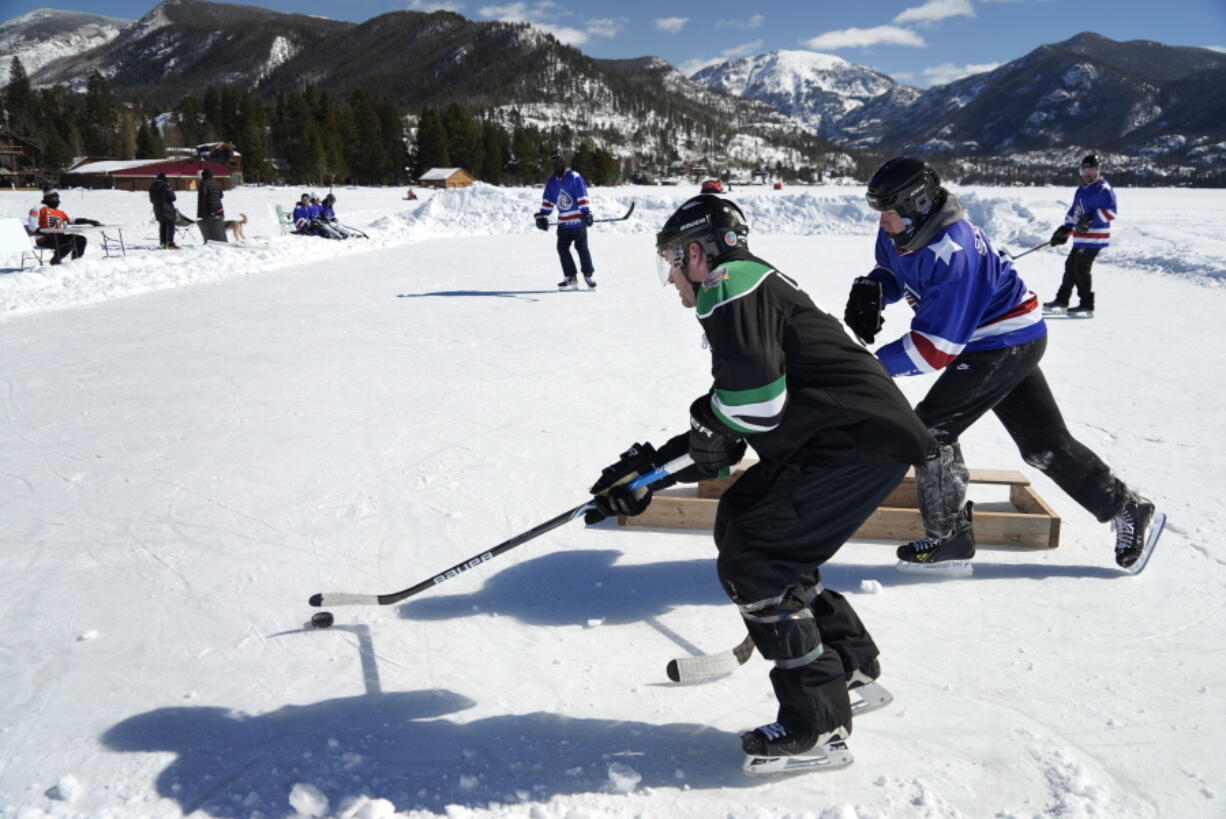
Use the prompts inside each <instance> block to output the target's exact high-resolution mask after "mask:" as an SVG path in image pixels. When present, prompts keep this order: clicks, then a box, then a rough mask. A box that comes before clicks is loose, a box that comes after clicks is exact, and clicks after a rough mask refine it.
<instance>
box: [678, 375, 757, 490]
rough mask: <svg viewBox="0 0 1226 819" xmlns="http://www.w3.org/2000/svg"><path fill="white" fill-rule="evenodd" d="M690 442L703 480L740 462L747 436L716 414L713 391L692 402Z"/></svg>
mask: <svg viewBox="0 0 1226 819" xmlns="http://www.w3.org/2000/svg"><path fill="white" fill-rule="evenodd" d="M689 445H690V458H691V459H693V461H694V468H695V471H696V472H697V476H696V477H697V478H698V479H700V480H705V479H707V478H714V477H715V476H716V475H718V474H719V471H720V470H721V469H723V468H724V467H725V466H732V465H734V464H737V463H740V461H741V458H743V457H744V456H745V439H744V438H742V437H741V436H740V435H738V434H737V433H736V432H733V431H732V430H731V429H729V428H728V427H727V426H726V425H725V424H724V422H723V421H720V420H719V419H718V418H716V417H715V412H714V411H713V410H712V409H711V396H710V394H707V395H703V396H701V397H699V398H697V399H695V401H694V403H693V404H690V437H689ZM687 471H688V470H687Z"/></svg>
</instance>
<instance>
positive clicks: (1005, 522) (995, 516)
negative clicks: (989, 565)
mask: <svg viewBox="0 0 1226 819" xmlns="http://www.w3.org/2000/svg"><path fill="white" fill-rule="evenodd" d="M718 506H719V501H717V500H716V499H714V498H696V497H684V496H679V495H657V496H656V497H655V499H654V500H653V501H652V503H651V506H649V507H647V511H646V512H644V513H643V514H641V515H639V516H637V517H633V518H619V519H618V521H619V522H620V523H622V524H623V525H626V526H650V527H658V528H664V529H710V528H712V527H713V526H714V525H715V510H716V508H717V507H718ZM1058 527H1059V518H1053V517H1052V516H1050V515H1047V514H1031V513H1025V512H987V511H982V512H976V513H975V541H976V543H979V544H983V545H992V546H1029V547H1037V548H1052V547H1053V546H1054V545H1057V544H1058ZM923 536H924V523H923V520H922V519H921V517H920V513H919V510H918V509H904V508H899V507H886V506H883V507H881V508H879V509H877V510H876V511H875V512H873V514H872V515H871V516H870V517H869V519H868V520H867V521H865V523H864V525H863V526H861V527H860V529H858V530H857V531H856V533H855V535H853V536H852V537H853V538H858V539H862V540H892V541H898V542H900V543H902V542H906V541H910V540H915V539H917V538H921V537H923Z"/></svg>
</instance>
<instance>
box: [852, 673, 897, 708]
mask: <svg viewBox="0 0 1226 819" xmlns="http://www.w3.org/2000/svg"><path fill="white" fill-rule="evenodd" d="M880 676H881V664H880V663H879V662H877V660H873V661H872V662H871V663H869V664H868V665H866V666H864V667H863V668H859V669H856V670H855V671H853V672H851V674H850V675H849V676H848V677H847V693H848V694H849V695H850V696H851V715H852V716H853V717H858V716H860V715H862V714H868V713H871V712H873V711H876V710H877V709H878V708H885V707H886V706H887V705H889V704H890V703H892V702H893V701H894V695H893V694H891V693H890V692H889V691H887V690H886V688H885V686H883V685H882V684H881V683H879V682H877V678H878V677H880Z"/></svg>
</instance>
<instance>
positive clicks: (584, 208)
mask: <svg viewBox="0 0 1226 819" xmlns="http://www.w3.org/2000/svg"><path fill="white" fill-rule="evenodd" d="M549 161H550V162H552V163H553V176H551V177H549V181H548V182H546V183H545V194H544V196H543V197H542V200H541V209H540V210H539V211H537V213H536V226H537V227H538V228H540V229H541V230H549V214H550V213H551V212H553V210H554V209H555V208H556V209H557V212H558V257H559V258H560V259H561V260H562V275H563V278H562V281H560V282H558V289H559V290H577V289H578V288H579V285H578V273H579V271H582V272H583V281H584V282H585V283H586V284H587V286H588V287H589V288H591V289H595V287H596V279H595V278H593V277H594V276H595V275H596V268H594V267H593V266H592V254H591V251H589V250H588V247H587V229H588V227H589V226H590V225H591V224H592V211H591V208H590V207H589V202H588V198H587V184H586V183H584V181H583V177H582V176H580V175H579V173H578V172H577V171H574V170H572V169H571V168H568V167H567V165H566V157H565V155H564V154H563V153H562V149H561V148H554V149H553V150H552V151H550V152H549ZM572 244H573V245H574V246H575V250H576V251H578V253H579V270H576V269H575V260H574V259H573V258H571V255H570V246H571V245H572Z"/></svg>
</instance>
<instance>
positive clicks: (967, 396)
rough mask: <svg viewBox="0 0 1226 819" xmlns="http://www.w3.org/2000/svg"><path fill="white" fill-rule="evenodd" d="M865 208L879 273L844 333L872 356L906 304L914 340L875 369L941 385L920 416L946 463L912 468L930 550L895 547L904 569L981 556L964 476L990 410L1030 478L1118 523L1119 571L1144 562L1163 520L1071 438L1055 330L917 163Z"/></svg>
mask: <svg viewBox="0 0 1226 819" xmlns="http://www.w3.org/2000/svg"><path fill="white" fill-rule="evenodd" d="M868 203H869V205H870V206H871V207H872V208H873V209H874V210H877V211H880V212H881V217H880V225H881V229H880V230H879V231H878V233H877V266H876V267H875V268H874V269H873V270H872V272H870V273H869V274H868V275H867V276H864V277H861V278H858V279H856V280H855V283H854V284H853V285H852V288H851V296H850V298H849V299H848V301H847V311H846V313H845V314H844V319H845V320H846V322H847V325H848V326H849V327H850V328H851V329H852V331H853V332H855V334H856V335H857V336H859V337H860V338H861V339H862V340H864V341H865V342H867V343H872V341H873V339H874V337H875V336H876V335H877V332H878V331H879V330H880V329H881V327H882V325H883V324H884V321H885V320H884V319H883V318H882V315H881V312H882V307H883V305H886V304H892V303H894V302H896V301H899V300H902V299H905V300H906V301H907V303H908V304H910V305H911V308H912V309H913V310H914V311H915V314H914V316H913V317H912V319H911V327H910V329H909V330H908V331H907V332H906V333H904V334H903V336H902V337H901V338H899V339H897V340H895V341H892V342H890V343H888V344H886V345H885V346H883V347H881V348H880V349H878V350H877V358H878V359H880V360H881V363H882V364H884V365H885V368H886V370H888V371H889V373H890V374H891V375H894V376H900V375H919V374H921V373H931V372H937V371H941V376H940V377H939V378H938V379H937V381H936V383H935V384H933V385H932V389H930V390H929V391H928V394H927V395H926V396H924V399H923V400H922V401H921V402H920V403H919V406H917V407H916V408H915V411H916V414H917V415H919V417H920V419H921V420H922V421H923V422H924V424H925V426H927V427H928V430H929V432H931V433H932V435H933V437H934V438H936V440H937V443H938V444H939V445H940V453H939V455H938V457H936V458H933V459H932V460H929V461H928V462H927V463H925V464H923V465H922V466H920V467H917V468H916V488H917V490H918V493H919V502H920V511H921V513H922V515H923V519H924V528H925V530H926V531H927V537H924V538H921V539H920V540H917V541H914V542H912V543H908V544H905V545H903V546H901V547H899V549H898V557H899V559H900V560H902V561H904V562H907V563H920V564H932V563H938V562H942V561H949V560H958V561H967V560H969V559H970V558H971V557H973V556H974V554H975V538H974V531H973V529H972V517H971V504H970V503H968V502H967V501H966V486H967V483H968V480H969V474H968V472H967V468H966V464H965V463H964V462H963V460H962V451H961V448H960V447H959V445H958V438H959V436H960V435H961V434H962V432H963V431H965V430H966V429H967V428H968V427H969V426H970V425H971V424H973V423H974V422H975V421H977V420H978V419H979V418H980V417H981V416H983V415H984V414H985V413H986V412H987V411H988V410H992V411H993V412H995V413H996V416H997V417H998V418H1000V420H1001V423H1003V424H1004V426H1005V430H1006V431H1007V432H1008V433H1009V435H1010V437H1012V438H1013V440H1014V441H1015V442H1016V443H1017V446H1018V449H1019V450H1021V453H1022V457H1023V458H1025V460H1026V462H1027V463H1028V464H1030V465H1031V466H1034V467H1036V468H1038V469H1039V470H1041V471H1042V472H1043V473H1044V474H1045V475H1047V476H1048V477H1050V478H1051V479H1052V480H1054V481H1055V482H1056V483H1057V484H1058V485H1059V486H1060V488H1061V489H1063V490H1064V491H1065V492H1066V493H1068V495H1069V496H1070V497H1072V498H1073V499H1074V500H1076V501H1077V502H1078V503H1080V504H1081V505H1082V506H1083V507H1084V508H1085V509H1086V510H1088V511H1089V512H1090V513H1092V514H1093V515H1094V516H1095V517H1096V518H1098V519H1099V520H1100V521H1102V522H1104V523H1105V522H1107V521H1111V522H1112V524H1113V526H1114V528H1115V530H1116V541H1115V560H1116V563H1118V564H1119V565H1120V566H1122V567H1124V568H1129V567H1131V566H1132V565H1133V564H1135V563H1137V560H1138V559H1139V558H1141V557H1142V552H1143V551H1145V552H1146V557H1148V550H1147V549H1146V548H1145V547H1146V533H1147V530H1150V531H1152V532H1153V534H1154V535H1155V537H1154V538H1153V539H1156V535H1157V534H1160V533H1161V528H1162V523H1163V521H1164V520H1165V517H1164V516H1161V515H1159V516H1156V515H1155V511H1154V504H1153V503H1151V502H1150V501H1148V500H1146V499H1145V498H1142V497H1139V496H1137V495H1136V494H1135V493H1133V492H1132V491H1131V490H1129V488H1128V487H1127V486H1125V485H1124V483H1123V482H1122V481H1121V480H1120V479H1119V478H1117V477H1116V476H1115V475H1113V474H1112V472H1111V470H1110V468H1109V467H1108V466H1107V465H1106V464H1105V463H1103V461H1102V460H1101V459H1100V458H1099V457H1098V456H1097V455H1095V454H1094V453H1093V452H1091V451H1090V450H1089V449H1088V448H1087V447H1086V446H1085V445H1084V444H1082V443H1080V442H1078V441H1077V440H1076V439H1074V438H1073V436H1072V434H1071V433H1070V432H1069V430H1068V427H1067V426H1065V423H1064V418H1063V417H1061V415H1060V410H1059V408H1058V407H1057V406H1056V401H1055V398H1053V397H1052V394H1051V390H1050V389H1048V386H1047V381H1046V380H1045V379H1044V377H1043V373H1042V371H1041V370H1040V369H1039V360H1040V359H1041V358H1042V357H1043V351H1044V349H1045V348H1046V346H1047V326H1046V324H1045V323H1044V321H1043V316H1042V313H1041V312H1040V310H1039V301H1038V297H1037V296H1035V294H1034V293H1032V292H1030V291H1029V290H1028V289H1027V288H1026V284H1025V282H1023V281H1022V280H1021V278H1020V277H1019V276H1018V274H1017V271H1016V270H1015V269H1014V268H1013V263H1012V261H1010V260H1009V259H1008V258H1007V257H1006V256H1002V255H1001V254H1000V253H998V252H997V251H996V250H995V249H994V248H993V247H992V242H991V240H990V239H989V238H988V236H987V234H985V233H984V232H983V231H982V230H980V229H979V228H977V227H975V226H974V225H972V224H971V223H970V221H969V220H968V219H967V218H966V215H965V213H964V211H963V209H962V205H961V203H960V202H959V201H958V198H957V197H956V196H954V195H953V194H951V193H949V192H948V191H947V190H945V188H943V187H941V184H940V179H939V178H938V177H937V175H936V173H935V172H934V171H933V170H932V169H931V168H930V167H928V165H927V164H926V163H925V162H923V161H922V160H919V159H914V158H911V157H897V158H895V159H891V160H890V161H889V162H887V163H885V164H884V165H882V166H881V168H880V169H878V171H877V173H876V174H874V175H873V178H872V180H871V181H870V182H869V185H868ZM1153 539H1151V541H1150V548H1152V541H1153ZM968 565H969V564H968ZM1139 565H1141V566H1143V565H1144V561H1142V562H1141V564H1139Z"/></svg>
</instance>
